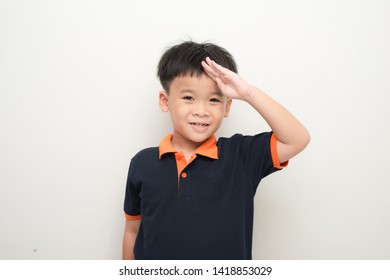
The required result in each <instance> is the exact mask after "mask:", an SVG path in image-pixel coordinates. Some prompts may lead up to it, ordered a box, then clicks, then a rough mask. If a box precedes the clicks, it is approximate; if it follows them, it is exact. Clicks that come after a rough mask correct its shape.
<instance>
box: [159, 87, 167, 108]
mask: <svg viewBox="0 0 390 280" xmlns="http://www.w3.org/2000/svg"><path fill="white" fill-rule="evenodd" d="M158 98H159V104H160V110H161V111H163V112H164V113H166V112H168V111H169V106H168V93H167V92H166V91H164V90H162V91H160V94H159V97H158Z"/></svg>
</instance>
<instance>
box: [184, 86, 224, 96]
mask: <svg viewBox="0 0 390 280" xmlns="http://www.w3.org/2000/svg"><path fill="white" fill-rule="evenodd" d="M180 93H181V94H185V93H196V90H194V89H190V88H184V89H182V90H181V91H180ZM210 93H211V95H218V96H220V97H222V96H223V94H222V92H220V91H212V92H210Z"/></svg>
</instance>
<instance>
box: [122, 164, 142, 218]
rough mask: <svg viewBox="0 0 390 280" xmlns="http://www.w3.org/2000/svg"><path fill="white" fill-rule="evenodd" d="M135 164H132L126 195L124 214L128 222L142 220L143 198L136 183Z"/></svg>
mask: <svg viewBox="0 0 390 280" xmlns="http://www.w3.org/2000/svg"><path fill="white" fill-rule="evenodd" d="M133 174H134V164H133V161H131V163H130V167H129V172H128V175H127V183H126V193H125V202H124V212H125V217H126V219H127V220H139V219H141V207H140V205H141V198H140V194H139V193H140V190H139V188H137V186H136V184H135V183H134V178H133V177H134V176H133Z"/></svg>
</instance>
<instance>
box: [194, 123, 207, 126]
mask: <svg viewBox="0 0 390 280" xmlns="http://www.w3.org/2000/svg"><path fill="white" fill-rule="evenodd" d="M191 124H192V125H196V126H208V125H207V124H203V123H191Z"/></svg>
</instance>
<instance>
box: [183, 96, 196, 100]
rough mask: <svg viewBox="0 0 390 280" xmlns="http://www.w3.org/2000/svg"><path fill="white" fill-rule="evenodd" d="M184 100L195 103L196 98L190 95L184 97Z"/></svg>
mask: <svg viewBox="0 0 390 280" xmlns="http://www.w3.org/2000/svg"><path fill="white" fill-rule="evenodd" d="M183 99H184V100H186V101H193V100H194V98H193V97H192V96H189V95H186V96H183Z"/></svg>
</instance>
